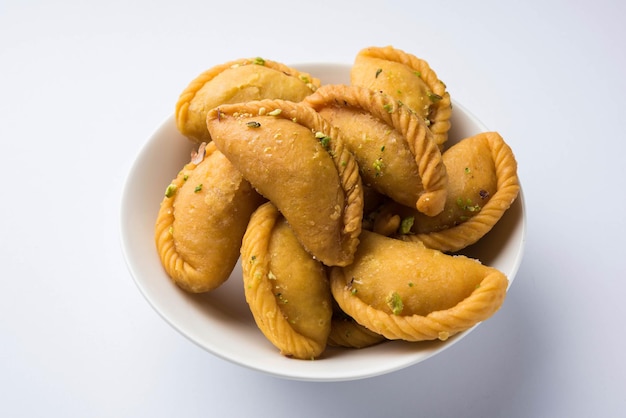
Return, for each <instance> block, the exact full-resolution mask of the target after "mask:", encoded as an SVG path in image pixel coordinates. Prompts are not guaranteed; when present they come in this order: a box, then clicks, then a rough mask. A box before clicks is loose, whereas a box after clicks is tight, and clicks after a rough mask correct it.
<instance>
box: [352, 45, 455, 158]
mask: <svg viewBox="0 0 626 418" xmlns="http://www.w3.org/2000/svg"><path fill="white" fill-rule="evenodd" d="M350 82H351V84H353V85H357V86H362V87H366V88H369V89H371V90H375V91H382V92H384V93H386V94H388V95H390V96H391V97H394V98H395V99H397V100H399V101H401V102H402V103H403V104H404V105H406V106H408V107H409V108H410V109H412V110H413V111H414V112H415V113H416V114H418V115H419V116H420V117H422V118H423V119H424V121H425V122H426V123H427V124H428V126H429V129H430V130H431V132H432V133H433V137H434V140H435V142H436V143H437V144H438V145H439V147H440V148H441V149H443V146H444V144H445V142H446V141H447V140H448V131H449V130H450V126H451V124H450V118H451V116H452V103H451V101H450V94H449V93H448V92H447V91H446V85H445V84H444V83H443V82H442V81H441V80H440V79H439V77H438V76H437V74H436V73H435V71H434V70H433V69H432V68H431V67H430V65H429V64H428V62H426V61H425V60H423V59H421V58H418V57H416V56H415V55H412V54H409V53H407V52H405V51H402V50H400V49H397V48H394V47H392V46H386V47H369V48H364V49H362V50H361V51H359V53H358V54H357V56H356V58H355V60H354V64H353V66H352V69H351V72H350Z"/></svg>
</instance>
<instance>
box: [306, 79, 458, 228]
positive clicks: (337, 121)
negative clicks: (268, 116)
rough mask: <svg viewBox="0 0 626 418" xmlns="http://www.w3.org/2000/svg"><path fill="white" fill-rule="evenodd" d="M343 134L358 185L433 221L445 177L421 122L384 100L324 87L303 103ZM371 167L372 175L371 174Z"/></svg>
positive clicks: (363, 92) (384, 97)
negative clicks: (355, 167)
mask: <svg viewBox="0 0 626 418" xmlns="http://www.w3.org/2000/svg"><path fill="white" fill-rule="evenodd" d="M304 103H306V104H308V105H310V106H311V107H313V108H314V109H315V110H316V111H318V112H320V114H322V116H323V117H325V118H326V119H327V120H329V122H331V124H334V125H336V126H337V127H338V128H339V129H340V130H341V131H342V133H343V137H344V141H345V143H346V146H348V147H349V148H350V150H351V151H352V153H353V154H354V155H355V156H356V159H357V162H358V163H359V165H360V167H361V174H362V176H363V178H364V181H365V182H366V183H367V184H368V185H371V186H372V187H374V188H375V189H377V190H378V191H379V192H381V193H383V194H385V195H387V196H390V197H391V198H393V199H394V200H396V201H398V202H400V203H402V204H405V205H408V206H415V207H416V208H417V209H418V210H419V211H420V212H423V213H425V214H427V215H429V216H434V215H436V214H438V213H440V212H441V210H442V209H443V206H444V204H445V200H446V195H447V183H448V177H447V174H446V169H445V166H444V164H443V160H442V156H441V152H440V150H439V148H438V146H437V144H436V143H435V142H434V141H433V137H432V134H431V132H430V131H429V130H428V128H427V127H426V125H425V124H424V122H423V120H422V119H420V118H419V117H417V116H416V115H415V114H414V113H413V112H412V111H410V110H409V109H408V108H407V107H406V106H403V105H401V104H399V103H398V101H396V100H395V99H393V98H391V97H390V96H387V95H385V94H382V93H379V92H375V91H372V90H369V89H367V88H364V87H359V86H345V85H325V86H322V87H320V88H319V89H318V90H317V91H316V92H315V93H314V94H312V95H311V96H308V97H307V98H306V99H304ZM372 162H374V164H376V163H378V165H376V168H377V170H371V166H372V164H373V163H372Z"/></svg>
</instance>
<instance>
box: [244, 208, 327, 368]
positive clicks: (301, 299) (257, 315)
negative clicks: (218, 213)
mask: <svg viewBox="0 0 626 418" xmlns="http://www.w3.org/2000/svg"><path fill="white" fill-rule="evenodd" d="M241 260H242V270H243V282H244V290H245V295H246V301H247V302H248V305H249V307H250V311H251V312H252V314H253V316H254V320H255V322H256V324H257V326H258V327H259V329H260V330H261V332H263V334H264V335H265V337H266V338H267V339H268V340H269V341H270V342H271V343H272V344H273V345H274V346H275V347H277V348H278V349H279V350H280V352H281V354H283V355H285V356H289V357H294V358H298V359H313V358H316V357H318V356H320V355H321V354H322V352H323V351H324V349H325V347H326V341H327V339H328V334H329V333H330V327H331V316H332V297H331V295H330V290H329V287H328V279H327V276H326V271H325V268H324V266H323V265H322V264H321V263H319V262H318V261H316V260H314V259H313V258H312V257H311V256H310V255H309V254H308V253H306V252H305V251H304V249H303V248H302V247H301V246H300V245H299V243H298V241H297V240H296V238H295V236H293V232H292V231H291V229H290V228H289V226H288V225H287V224H286V223H285V222H284V219H282V217H281V216H280V213H279V212H278V210H277V209H276V207H275V206H274V205H272V204H271V202H268V203H265V204H263V205H262V206H260V207H259V208H258V210H257V211H256V212H255V213H254V214H253V215H252V218H251V220H250V224H249V225H248V228H247V230H246V234H245V235H244V239H243V243H242V246H241ZM289 265H291V268H292V269H293V270H290V267H289Z"/></svg>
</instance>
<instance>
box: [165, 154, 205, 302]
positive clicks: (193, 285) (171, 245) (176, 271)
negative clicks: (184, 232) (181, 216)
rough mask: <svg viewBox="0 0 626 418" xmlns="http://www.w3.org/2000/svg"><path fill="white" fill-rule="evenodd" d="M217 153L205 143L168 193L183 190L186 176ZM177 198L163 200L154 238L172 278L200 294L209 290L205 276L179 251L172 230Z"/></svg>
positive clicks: (180, 173)
mask: <svg viewBox="0 0 626 418" xmlns="http://www.w3.org/2000/svg"><path fill="white" fill-rule="evenodd" d="M216 151H217V148H216V147H215V145H214V144H211V143H209V144H202V145H200V147H199V150H198V151H197V152H194V154H193V155H192V160H191V161H190V162H189V163H187V164H185V166H184V167H183V168H182V169H181V170H180V171H179V172H178V174H177V176H176V178H174V179H173V180H172V182H171V183H170V185H169V186H168V190H180V189H181V188H182V186H183V184H184V183H185V173H186V172H189V171H192V170H194V169H195V168H196V167H197V166H198V164H200V163H201V162H202V161H204V159H205V158H207V157H209V156H210V155H211V154H213V153H214V152H216ZM175 201H176V199H175V197H174V196H173V197H170V198H168V197H166V198H164V199H163V200H162V201H161V206H160V208H159V212H158V214H157V219H156V223H155V229H154V236H155V242H156V247H157V252H158V254H159V258H160V259H161V264H162V265H163V268H164V269H165V271H166V272H167V274H168V275H169V276H170V278H171V279H172V280H173V281H174V283H176V284H177V285H178V286H180V287H181V288H182V289H184V290H187V291H190V292H193V293H197V292H204V291H206V290H207V288H206V287H207V286H206V277H205V275H204V274H203V273H202V272H201V271H199V270H197V269H196V268H195V267H194V266H192V265H191V264H189V263H188V262H187V261H186V260H185V259H184V258H183V257H182V256H181V255H180V254H179V253H178V251H177V249H176V242H175V240H174V235H173V234H172V232H171V228H172V226H173V224H174V218H175V216H174V203H175Z"/></svg>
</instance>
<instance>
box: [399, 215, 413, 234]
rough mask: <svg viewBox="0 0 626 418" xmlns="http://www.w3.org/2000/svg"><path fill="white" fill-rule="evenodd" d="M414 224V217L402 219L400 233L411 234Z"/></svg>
mask: <svg viewBox="0 0 626 418" xmlns="http://www.w3.org/2000/svg"><path fill="white" fill-rule="evenodd" d="M414 222H415V217H413V216H407V217H406V218H404V219H402V222H400V229H399V231H398V232H400V234H402V235H406V234H408V233H410V232H411V228H412V227H413V223H414Z"/></svg>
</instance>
